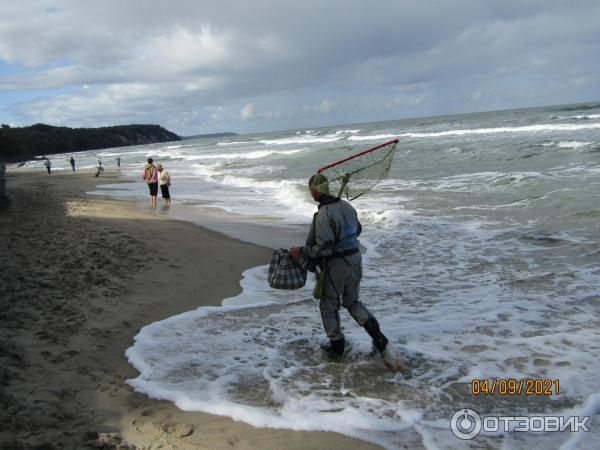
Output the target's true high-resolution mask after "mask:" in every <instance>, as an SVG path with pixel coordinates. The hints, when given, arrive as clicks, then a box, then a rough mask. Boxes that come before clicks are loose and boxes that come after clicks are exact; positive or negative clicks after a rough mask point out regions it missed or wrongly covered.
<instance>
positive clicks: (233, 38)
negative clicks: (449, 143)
mask: <svg viewBox="0 0 600 450" xmlns="http://www.w3.org/2000/svg"><path fill="white" fill-rule="evenodd" d="M0 8H1V9H2V10H1V11H0V61H4V62H5V63H7V64H10V67H11V68H12V69H13V71H14V68H15V67H17V68H19V67H20V68H21V69H18V70H17V73H13V74H9V75H4V76H0V90H6V91H29V90H33V89H37V90H39V93H40V97H39V98H38V99H37V100H34V101H27V102H22V103H20V104H16V105H11V106H9V107H10V108H11V110H12V111H13V112H14V114H16V115H18V116H19V117H20V118H21V120H22V121H24V122H32V121H46V122H50V123H61V124H67V125H86V126H93V125H103V124H109V123H116V122H118V123H129V122H133V121H135V122H139V121H141V120H144V121H150V122H156V123H162V124H168V125H169V126H171V127H172V128H173V129H174V130H175V131H177V132H180V133H184V134H185V133H194V132H198V131H204V130H206V131H210V130H212V129H216V128H219V129H233V130H236V131H251V130H257V129H275V128H289V127H294V126H318V125H326V124H329V123H333V122H336V123H342V122H352V121H366V120H380V119H386V118H387V119H393V118H399V117H403V116H404V117H406V116H416V115H427V114H442V113H446V112H460V111H464V110H477V109H479V110H481V109H493V108H501V107H513V106H526V105H535V104H550V103H562V102H569V101H580V100H588V99H592V100H593V99H594V98H598V97H600V85H599V82H598V77H596V75H595V74H596V73H597V72H598V69H600V67H598V66H599V63H598V62H597V60H598V58H596V57H594V55H598V54H599V52H598V50H599V47H600V31H599V27H597V24H596V18H597V17H600V14H599V13H600V5H599V4H598V2H595V1H580V2H572V3H566V2H558V1H544V2H542V1H528V2H516V1H498V2H482V1H476V0H473V1H458V2H449V1H434V2H423V1H402V2H398V1H391V0H390V1H369V2H366V1H358V2H357V1H353V2H348V1H339V0H330V1H327V2H322V1H304V2H285V1H242V0H239V1H202V2H191V1H174V2H173V1H171V2H165V1H160V2H159V1H142V0H140V1H126V2H122V1H120V2H116V1H104V2H85V4H84V3H83V2H79V1H75V0H64V1H55V2H49V1H42V0H40V1H24V2H19V3H18V4H16V2H15V4H14V5H8V6H7V5H3V6H2V7H0ZM56 88H63V89H64V88H67V89H69V92H68V93H63V94H61V95H52V94H49V93H47V92H46V90H47V89H56ZM0 95H1V94H0Z"/></svg>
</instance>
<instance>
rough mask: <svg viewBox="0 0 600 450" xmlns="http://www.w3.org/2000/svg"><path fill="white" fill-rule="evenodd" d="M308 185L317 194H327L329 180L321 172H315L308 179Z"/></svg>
mask: <svg viewBox="0 0 600 450" xmlns="http://www.w3.org/2000/svg"><path fill="white" fill-rule="evenodd" d="M308 187H309V189H310V190H311V192H317V193H319V194H327V195H331V194H330V193H329V180H328V179H327V177H326V176H325V175H323V174H321V173H316V174H314V175H313V176H312V177H310V179H309V180H308Z"/></svg>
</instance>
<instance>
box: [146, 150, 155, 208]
mask: <svg viewBox="0 0 600 450" xmlns="http://www.w3.org/2000/svg"><path fill="white" fill-rule="evenodd" d="M153 163H154V160H153V159H152V158H148V164H146V165H145V166H144V174H143V179H144V181H146V183H147V184H148V189H149V190H150V206H152V207H153V208H155V207H156V196H157V194H158V171H157V170H156V166H155V165H154V164H153Z"/></svg>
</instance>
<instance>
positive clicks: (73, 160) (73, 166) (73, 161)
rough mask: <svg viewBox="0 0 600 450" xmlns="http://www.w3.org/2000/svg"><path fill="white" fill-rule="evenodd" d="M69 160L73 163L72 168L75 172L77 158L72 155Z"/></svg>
mask: <svg viewBox="0 0 600 450" xmlns="http://www.w3.org/2000/svg"><path fill="white" fill-rule="evenodd" d="M69 162H70V163H71V169H72V170H73V173H75V158H73V157H72V156H71V159H70V160H69Z"/></svg>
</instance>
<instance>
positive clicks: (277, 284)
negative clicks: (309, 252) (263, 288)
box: [268, 248, 307, 289]
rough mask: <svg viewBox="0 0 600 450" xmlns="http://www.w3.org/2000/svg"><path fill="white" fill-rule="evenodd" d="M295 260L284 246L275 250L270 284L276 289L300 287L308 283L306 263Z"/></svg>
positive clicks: (272, 258) (271, 265) (270, 270)
mask: <svg viewBox="0 0 600 450" xmlns="http://www.w3.org/2000/svg"><path fill="white" fill-rule="evenodd" d="M299 260H300V261H299V262H296V261H294V259H293V258H292V257H291V256H290V254H289V253H288V251H287V250H286V249H284V248H280V249H279V250H275V251H274V252H273V256H272V257H271V264H270V265H269V277H268V278H269V286H271V287H272V288H275V289H300V288H301V287H304V285H305V284H306V276H307V270H306V263H305V260H304V259H303V258H302V257H300V258H299Z"/></svg>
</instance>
